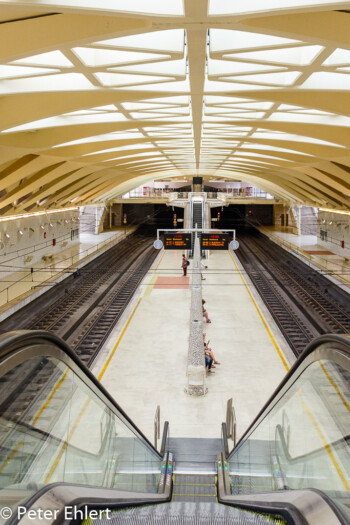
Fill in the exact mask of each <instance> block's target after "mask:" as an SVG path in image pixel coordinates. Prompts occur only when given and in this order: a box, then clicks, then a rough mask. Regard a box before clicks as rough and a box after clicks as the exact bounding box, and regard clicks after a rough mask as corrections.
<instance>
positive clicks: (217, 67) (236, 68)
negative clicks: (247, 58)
mask: <svg viewBox="0 0 350 525" xmlns="http://www.w3.org/2000/svg"><path fill="white" fill-rule="evenodd" d="M281 69H283V68H281V67H277V66H269V65H261V64H250V63H248V62H229V63H228V62H227V61H224V60H214V59H210V60H209V61H208V76H209V77H210V76H229V75H239V74H242V73H260V72H262V71H263V72H264V73H268V72H273V71H281Z"/></svg>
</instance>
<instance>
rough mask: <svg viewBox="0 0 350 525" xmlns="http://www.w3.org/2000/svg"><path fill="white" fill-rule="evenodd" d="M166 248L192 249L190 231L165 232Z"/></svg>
mask: <svg viewBox="0 0 350 525" xmlns="http://www.w3.org/2000/svg"><path fill="white" fill-rule="evenodd" d="M164 249H165V250H190V249H191V234H190V233H164Z"/></svg>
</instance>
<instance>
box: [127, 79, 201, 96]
mask: <svg viewBox="0 0 350 525" xmlns="http://www.w3.org/2000/svg"><path fill="white" fill-rule="evenodd" d="M140 76H141V75H140ZM153 78H155V77H153ZM132 89H133V90H134V91H137V90H142V91H159V92H162V91H180V92H188V93H189V92H190V91H191V88H190V83H189V79H188V78H186V80H182V81H181V80H179V81H177V82H171V81H170V82H169V79H165V77H162V82H159V83H158V84H154V85H150V84H145V85H137V86H136V85H135V86H133V88H132Z"/></svg>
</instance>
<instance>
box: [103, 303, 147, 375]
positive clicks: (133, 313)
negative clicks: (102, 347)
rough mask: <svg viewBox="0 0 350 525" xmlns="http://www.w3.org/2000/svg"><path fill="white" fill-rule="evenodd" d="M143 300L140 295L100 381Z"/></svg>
mask: <svg viewBox="0 0 350 525" xmlns="http://www.w3.org/2000/svg"><path fill="white" fill-rule="evenodd" d="M141 301H142V297H140V299H139V300H138V301H137V304H136V306H135V308H134V309H133V311H132V313H131V315H130V317H129V319H128V320H127V322H126V325H125V326H124V328H123V331H122V333H121V334H120V336H119V337H118V341H117V342H116V344H115V346H114V348H113V350H112V352H111V355H110V356H109V358H108V359H107V361H106V363H105V365H104V367H103V368H102V371H101V373H100V375H99V376H98V380H99V381H101V379H102V377H103V376H104V374H105V372H106V370H107V368H108V366H109V363H110V362H111V360H112V357H113V356H114V354H115V352H116V350H117V348H118V346H119V344H120V341H121V340H122V339H123V337H124V334H125V332H126V330H127V329H128V326H129V324H130V323H131V320H132V318H133V317H134V315H135V313H136V310H137V309H138V307H139V306H140V303H141Z"/></svg>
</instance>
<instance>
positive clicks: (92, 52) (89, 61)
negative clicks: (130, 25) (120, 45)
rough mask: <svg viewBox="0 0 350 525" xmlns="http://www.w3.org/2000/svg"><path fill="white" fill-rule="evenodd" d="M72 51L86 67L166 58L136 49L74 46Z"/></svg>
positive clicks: (119, 64)
mask: <svg viewBox="0 0 350 525" xmlns="http://www.w3.org/2000/svg"><path fill="white" fill-rule="evenodd" d="M72 51H73V52H74V53H75V54H76V55H77V57H78V58H79V59H80V60H81V61H82V62H83V63H84V64H85V65H86V66H88V67H102V66H116V65H118V66H121V65H128V64H133V63H141V62H145V61H150V60H159V59H161V60H164V59H165V58H167V57H166V56H164V55H160V54H156V53H140V52H136V51H122V50H118V49H99V48H93V47H74V48H73V49H72ZM169 58H170V55H169ZM148 67H149V66H148Z"/></svg>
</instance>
